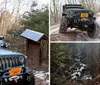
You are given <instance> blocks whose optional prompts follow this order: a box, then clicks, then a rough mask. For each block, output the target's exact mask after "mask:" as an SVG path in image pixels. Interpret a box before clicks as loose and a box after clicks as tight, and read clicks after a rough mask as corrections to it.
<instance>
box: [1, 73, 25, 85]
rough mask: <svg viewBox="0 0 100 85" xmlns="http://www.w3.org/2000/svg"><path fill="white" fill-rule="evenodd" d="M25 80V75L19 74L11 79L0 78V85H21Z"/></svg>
mask: <svg viewBox="0 0 100 85" xmlns="http://www.w3.org/2000/svg"><path fill="white" fill-rule="evenodd" d="M26 80H27V74H26V73H25V74H20V75H15V76H11V77H5V78H0V83H1V85H2V84H5V85H11V84H21V83H23V82H24V81H26Z"/></svg>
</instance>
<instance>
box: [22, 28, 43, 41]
mask: <svg viewBox="0 0 100 85" xmlns="http://www.w3.org/2000/svg"><path fill="white" fill-rule="evenodd" d="M43 35H44V34H43V33H40V32H36V31H32V30H29V29H26V30H25V31H24V32H23V33H22V34H21V36H23V37H25V38H27V39H30V40H33V41H36V42H37V41H39V40H40V39H41V38H42V37H43Z"/></svg>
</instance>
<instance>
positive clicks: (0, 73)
mask: <svg viewBox="0 0 100 85" xmlns="http://www.w3.org/2000/svg"><path fill="white" fill-rule="evenodd" d="M0 85H35V79H34V75H33V72H32V71H31V70H30V69H29V68H27V67H26V57H25V56H24V55H23V54H21V53H17V52H13V51H10V50H7V49H4V48H0Z"/></svg>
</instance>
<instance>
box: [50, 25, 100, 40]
mask: <svg viewBox="0 0 100 85" xmlns="http://www.w3.org/2000/svg"><path fill="white" fill-rule="evenodd" d="M59 27H60V24H57V25H54V26H51V27H50V40H51V41H99V40H100V27H99V26H96V32H95V36H94V37H93V38H90V37H89V36H88V35H87V34H84V33H83V32H82V31H80V30H78V29H76V28H73V29H70V28H69V29H68V30H67V33H59ZM76 30H77V31H76Z"/></svg>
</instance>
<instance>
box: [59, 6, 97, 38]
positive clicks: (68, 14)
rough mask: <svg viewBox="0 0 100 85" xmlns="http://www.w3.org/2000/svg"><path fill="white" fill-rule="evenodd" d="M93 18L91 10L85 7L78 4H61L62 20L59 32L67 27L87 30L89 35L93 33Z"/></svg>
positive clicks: (62, 31)
mask: <svg viewBox="0 0 100 85" xmlns="http://www.w3.org/2000/svg"><path fill="white" fill-rule="evenodd" d="M94 20H95V18H94V17H93V12H92V11H91V10H88V9H85V8H84V7H83V6H82V5H80V4H65V5H63V13H62V21H61V25H60V29H59V32H60V33H64V32H66V30H67V28H68V27H71V28H77V29H80V30H82V31H87V33H88V36H89V37H93V36H94V34H95V24H94Z"/></svg>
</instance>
